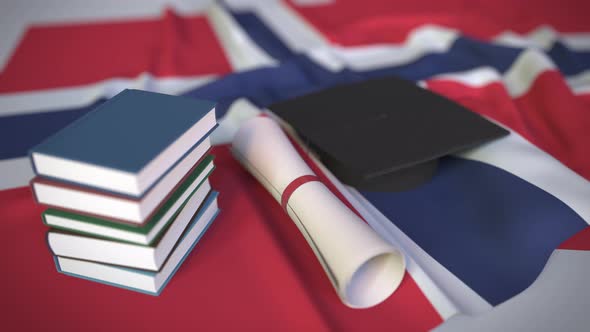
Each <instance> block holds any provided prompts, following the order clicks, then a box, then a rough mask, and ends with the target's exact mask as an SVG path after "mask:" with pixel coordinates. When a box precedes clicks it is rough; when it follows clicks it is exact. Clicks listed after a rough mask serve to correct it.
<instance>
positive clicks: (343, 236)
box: [232, 117, 405, 308]
mask: <svg viewBox="0 0 590 332" xmlns="http://www.w3.org/2000/svg"><path fill="white" fill-rule="evenodd" d="M232 151H233V154H234V156H235V157H236V158H237V159H238V160H239V161H240V163H242V165H243V166H244V167H245V168H246V169H247V170H248V171H249V172H250V173H252V175H254V177H256V178H257V179H258V180H259V181H260V182H261V183H262V185H263V186H264V187H265V188H266V189H267V190H268V191H269V192H270V193H271V194H272V195H273V197H274V198H275V199H276V200H277V201H278V202H281V198H282V195H283V192H284V191H285V188H287V186H288V185H289V184H290V183H291V182H292V181H293V180H295V179H297V178H299V177H301V176H304V175H315V174H314V173H313V171H312V170H311V169H310V168H309V167H308V166H307V164H306V163H305V162H304V161H303V159H301V157H300V156H299V154H298V153H297V151H296V150H295V148H294V147H293V145H292V144H291V142H290V141H289V140H288V138H287V136H286V135H285V133H284V132H283V131H282V129H281V128H280V127H279V125H278V124H277V123H275V122H274V121H273V120H271V119H270V118H268V117H256V118H253V119H250V120H248V121H246V122H245V123H244V124H243V125H242V126H241V127H240V129H239V130H238V132H237V133H236V135H235V137H234V139H233V143H232ZM286 211H287V213H288V215H289V217H291V219H292V220H293V221H294V222H295V224H296V225H297V227H298V228H299V230H300V231H301V233H302V234H303V236H304V237H305V239H306V240H307V242H308V244H309V245H310V246H311V248H312V249H313V251H314V253H315V254H316V256H317V258H318V260H319V261H320V263H321V265H322V266H323V268H324V270H325V272H326V274H327V275H328V277H329V279H330V281H331V282H332V285H333V286H334V288H335V289H336V292H337V293H338V295H339V297H340V299H341V300H342V302H344V303H345V304H346V305H347V306H349V307H352V308H367V307H371V306H374V305H376V304H378V303H380V302H382V301H383V300H385V299H386V298H388V297H389V295H391V294H392V293H393V291H395V289H396V288H397V287H398V286H399V284H400V283H401V281H402V278H403V275H404V272H405V260H404V257H403V255H402V254H401V252H400V251H399V250H397V249H396V248H394V247H393V246H392V245H390V244H389V243H388V242H386V241H385V240H383V239H382V238H381V237H380V236H379V235H378V234H377V233H376V232H375V231H374V230H373V229H372V228H371V227H370V226H369V225H367V224H366V223H365V222H364V221H363V220H361V219H360V218H359V217H358V216H357V215H356V214H355V213H354V212H353V211H351V210H350V209H349V208H348V207H347V206H346V205H344V203H342V202H341V201H340V200H339V199H338V198H337V197H336V196H334V194H332V192H331V191H330V190H329V189H328V188H327V187H326V186H325V185H324V184H323V183H321V182H319V181H312V182H306V183H304V184H302V185H301V186H299V187H297V188H296V189H295V191H293V192H292V194H291V196H290V198H289V200H288V204H287V206H286Z"/></svg>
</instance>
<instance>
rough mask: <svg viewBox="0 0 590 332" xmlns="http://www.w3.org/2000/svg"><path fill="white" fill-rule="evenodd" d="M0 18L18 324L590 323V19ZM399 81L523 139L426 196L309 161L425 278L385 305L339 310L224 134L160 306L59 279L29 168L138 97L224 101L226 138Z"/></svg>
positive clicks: (296, 5)
mask: <svg viewBox="0 0 590 332" xmlns="http://www.w3.org/2000/svg"><path fill="white" fill-rule="evenodd" d="M6 7H7V8H9V10H7V11H4V10H3V14H0V15H2V16H6V19H5V18H4V17H2V20H0V24H1V25H2V27H1V29H0V31H1V32H0V33H2V36H3V40H4V42H2V43H0V65H1V66H2V67H1V68H2V72H1V73H0V136H1V137H2V139H1V140H0V189H2V190H0V216H1V217H2V218H1V219H2V220H3V222H2V226H1V227H2V229H1V232H0V234H1V236H2V241H0V243H2V245H1V247H0V250H1V252H2V257H3V262H4V264H5V268H4V269H3V271H4V272H3V273H2V277H1V278H2V283H3V285H5V287H6V291H5V295H4V296H5V298H6V299H7V301H4V303H5V305H4V306H5V307H3V308H2V309H3V311H4V312H6V313H7V314H6V316H7V317H8V318H7V320H6V323H5V324H8V325H11V326H14V328H13V329H17V328H18V329H22V330H28V329H39V328H47V327H48V326H50V327H52V328H53V327H57V326H59V327H60V328H61V329H66V330H70V329H71V330H80V329H88V327H89V324H92V326H93V327H94V328H96V329H124V328H129V329H133V328H137V327H138V326H146V327H149V328H153V329H157V328H160V329H174V330H180V329H182V330H188V329H194V328H203V329H206V330H236V329H242V330H243V329H258V330H261V329H273V330H303V329H305V330H351V331H354V330H363V331H364V330H391V329H397V330H400V331H424V330H430V329H434V328H437V329H439V330H449V331H455V330H466V331H467V330H490V331H495V330H548V331H553V330H564V329H569V330H575V329H576V328H578V329H580V327H584V326H587V324H588V323H590V322H589V321H588V319H589V318H588V317H586V316H587V315H586V314H585V311H587V310H585V309H584V308H587V307H588V305H590V303H589V300H588V299H590V287H588V286H587V282H586V281H585V278H584V277H585V276H587V275H588V273H589V272H590V271H589V267H590V254H588V250H590V228H589V227H588V221H590V205H589V204H588V202H589V201H590V183H589V180H590V157H589V154H588V153H587V151H586V150H587V147H586V146H587V144H588V143H589V142H590V134H588V132H589V131H590V113H589V112H590V71H589V70H590V25H589V23H588V20H587V19H586V18H585V16H584V15H583V13H586V12H588V11H589V10H590V8H588V4H587V3H584V2H579V1H578V2H572V3H566V2H559V3H556V4H553V3H550V2H534V3H527V2H522V3H512V2H510V1H496V2H493V3H489V4H477V6H476V5H474V4H472V3H471V2H465V1H444V2H433V3H431V2H428V1H411V2H409V3H408V2H399V1H387V0H365V1H361V2H358V1H342V0H306V1H303V0H299V1H295V0H293V1H255V0H250V1H226V2H224V3H222V4H217V3H211V2H210V1H188V0H187V1H173V2H168V1H158V0H149V1H137V2H135V1H124V2H121V1H110V0H109V1H100V2H93V3H90V4H88V3H84V4H83V3H78V2H76V1H65V0H54V1H52V3H51V5H50V4H48V3H46V2H39V4H37V5H33V4H22V3H19V2H15V3H14V4H13V5H12V6H11V5H8V6H6ZM387 75H396V76H400V77H403V78H406V79H409V80H413V81H415V82H416V84H418V85H420V86H422V87H424V88H427V89H430V90H432V91H434V92H437V93H440V94H442V95H444V96H446V97H448V98H450V99H452V100H454V101H456V102H458V103H460V104H462V105H464V106H466V107H467V108H469V109H470V110H472V111H474V112H477V113H479V114H481V115H484V116H486V117H487V118H489V119H491V120H493V121H495V122H496V123H499V124H501V125H502V126H504V127H505V128H507V129H509V130H510V131H511V135H509V136H507V137H506V138H503V139H500V140H498V141H496V142H492V143H490V144H487V145H484V146H481V147H478V148H475V149H472V150H469V151H466V152H463V153H461V154H457V155H454V156H451V157H446V158H444V159H443V160H442V161H441V166H440V169H439V171H438V173H437V175H436V176H435V178H433V180H432V181H431V182H430V183H428V184H427V185H424V186H422V187H420V188H417V189H416V190H412V191H410V192H402V193H371V192H358V191H355V190H354V189H352V188H349V187H345V186H343V185H342V184H340V182H339V181H338V180H337V179H335V178H334V177H333V176H331V174H330V173H329V171H327V170H326V169H325V168H323V166H322V165H321V164H320V163H319V162H317V161H316V160H314V159H312V158H310V157H309V156H307V155H305V154H304V153H302V155H303V156H305V157H306V158H307V162H308V163H309V164H310V165H311V166H312V168H314V170H315V171H316V172H317V173H318V174H320V176H321V177H322V179H323V181H324V182H325V183H326V184H328V185H329V187H330V188H331V189H332V190H333V191H334V192H335V193H337V194H338V195H339V197H340V198H341V199H342V200H343V201H345V202H347V203H348V204H350V206H351V207H353V208H354V209H355V210H356V211H358V212H359V213H360V214H361V215H362V216H363V218H364V219H365V220H366V221H367V222H368V223H369V224H371V226H373V228H375V229H376V230H377V231H378V232H379V233H380V234H382V235H383V236H384V237H385V238H387V239H388V240H390V241H392V242H395V243H396V244H398V245H399V246H400V247H401V248H402V250H403V251H404V253H405V254H406V256H407V257H408V258H409V261H410V262H409V264H408V272H409V273H408V274H406V277H405V279H404V281H403V283H402V285H401V286H400V288H399V289H398V290H397V291H396V292H395V293H394V294H393V295H392V296H391V297H390V298H389V299H388V300H387V301H385V302H384V303H382V304H380V305H378V306H376V307H374V308H371V309H367V310H353V309H349V308H346V307H344V306H343V305H342V304H341V303H340V302H339V299H338V298H337V296H336V294H334V292H333V290H332V289H331V285H330V284H329V282H328V280H327V279H326V278H325V277H324V276H323V272H322V270H321V266H320V265H319V264H318V262H317V260H316V259H315V258H314V256H313V252H312V251H311V249H310V248H309V247H308V246H307V244H306V243H305V241H304V239H303V238H302V237H301V236H300V235H299V233H298V232H297V230H296V227H295V226H294V225H292V223H291V222H290V221H289V220H288V217H286V216H285V215H284V213H283V211H282V210H281V208H280V206H278V205H277V204H276V203H275V202H274V201H273V200H272V197H270V196H269V195H268V194H267V193H266V192H265V191H264V189H262V188H261V187H260V186H259V185H258V184H257V183H256V182H255V180H254V179H253V178H251V177H250V176H249V175H248V173H247V172H245V171H244V170H242V169H241V168H240V167H239V164H237V162H236V161H234V160H233V159H232V157H231V155H230V154H229V153H228V147H227V146H226V145H225V144H224V143H227V141H224V140H223V139H218V143H219V146H218V147H216V148H214V151H213V153H214V154H215V155H216V156H217V159H216V165H217V171H216V172H215V173H214V174H213V175H212V181H213V186H214V187H216V188H218V189H219V191H220V192H221V193H222V195H221V196H220V207H221V209H222V210H223V213H222V214H220V217H219V220H218V221H217V222H216V224H215V226H213V227H212V229H211V230H210V231H209V233H207V235H206V236H205V237H204V239H203V241H202V242H201V243H200V244H199V246H198V248H197V249H196V250H195V252H194V253H192V255H191V257H192V259H188V260H187V261H186V263H185V265H184V266H183V267H182V269H181V270H180V271H179V273H178V274H177V276H176V277H175V278H174V281H173V282H172V283H171V284H170V285H169V286H168V288H167V290H166V292H164V293H163V294H162V295H161V296H160V297H159V298H146V297H145V296H143V295H138V294H134V293H131V292H125V291H121V290H119V289H114V288H110V287H105V286H103V285H98V284H93V283H88V282H86V281H83V280H76V279H73V278H67V277H65V276H63V275H59V274H57V273H56V272H55V269H54V266H53V262H52V260H51V257H50V255H49V254H48V253H47V250H46V248H45V241H44V239H43V236H44V233H45V230H44V226H43V225H42V223H41V221H40V220H39V213H40V211H41V209H42V208H41V207H38V206H37V205H36V204H35V202H34V200H33V198H32V195H31V193H30V191H29V189H28V188H27V187H26V185H27V182H28V180H29V179H30V178H31V177H32V170H31V168H30V165H29V162H28V159H27V152H28V150H29V149H30V148H31V147H32V146H34V145H35V144H37V143H39V142H40V141H42V140H43V139H44V138H46V137H47V136H49V135H51V134H52V133H54V132H56V131H58V130H59V129H61V128H63V127H64V126H66V125H67V124H69V123H71V122H72V121H73V120H75V119H77V118H78V117H80V116H82V115H83V114H85V113H86V112H88V111H90V110H91V109H93V108H94V107H96V106H97V105H98V104H100V103H101V102H103V101H104V100H106V99H108V98H109V97H111V96H113V95H115V94H116V93H118V92H119V91H121V90H122V89H124V88H128V87H133V88H141V89H146V90H152V91H159V92H165V93H170V94H183V95H186V96H193V97H199V98H208V99H212V100H216V101H218V102H219V103H220V107H218V109H217V111H218V117H219V118H221V119H222V120H221V122H222V125H221V127H222V128H223V127H227V126H230V125H231V124H235V123H237V122H239V120H240V119H241V118H243V116H244V114H249V115H254V114H256V113H258V112H259V111H260V109H262V108H264V107H266V106H268V105H270V104H271V103H273V102H277V101H281V100H285V99H288V98H290V97H293V96H298V95H302V94H305V93H308V92H311V91H317V90H320V89H322V88H325V87H329V86H333V85H335V84H339V83H346V82H353V81H358V80H363V79H367V78H374V77H383V76H387ZM224 116H225V117H224ZM221 136H222V135H218V138H219V137H221ZM424 202H428V204H427V205H425V203H424ZM16 304H18V305H16ZM25 308H26V310H25ZM31 317H34V319H32V318H31Z"/></svg>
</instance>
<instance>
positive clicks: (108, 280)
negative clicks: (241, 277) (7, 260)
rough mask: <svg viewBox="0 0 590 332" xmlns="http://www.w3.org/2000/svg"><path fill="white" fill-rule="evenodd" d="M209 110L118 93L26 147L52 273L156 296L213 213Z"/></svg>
mask: <svg viewBox="0 0 590 332" xmlns="http://www.w3.org/2000/svg"><path fill="white" fill-rule="evenodd" d="M214 107H215V104H214V103H212V102H209V101H202V100H195V99H188V98H183V97H176V96H169V95H164V94H158V93H151V92H146V91H140V90H125V91H123V92H121V93H120V94H118V95H116V96H115V97H113V98H111V99H110V100H108V101H107V102H105V103H104V104H102V105H101V106H99V107H98V108H96V109H95V110H93V111H92V112H90V113H88V114H87V115H86V116H84V117H82V118H81V119H79V120H78V121H76V122H74V123H73V124H71V125H70V126H68V127H66V128H65V129H63V130H62V131H60V132H58V133H57V134H55V135H53V136H52V137H50V138H48V139H47V140H46V141H44V142H43V143H41V144H40V145H38V146H36V147H35V148H33V149H32V151H31V155H30V157H31V160H32V163H33V167H34V169H35V172H36V174H37V176H36V177H35V178H34V179H33V180H32V181H31V186H32V189H33V193H34V195H35V197H36V199H37V201H38V202H39V203H40V204H44V205H46V206H48V207H49V208H48V209H47V210H45V211H44V212H43V215H42V219H43V221H44V223H45V224H47V225H48V226H50V229H49V231H48V233H47V241H48V244H49V247H50V249H51V251H52V253H53V256H54V259H55V264H56V266H57V270H58V271H59V272H62V273H64V274H68V275H72V276H76V277H81V278H85V279H89V280H92V281H97V282H101V283H105V284H109V285H115V286H119V287H124V288H128V289H132V290H136V291H141V292H145V293H149V294H154V295H158V294H160V292H161V291H162V289H163V288H164V287H165V285H166V284H167V283H168V281H169V280H170V278H171V277H172V276H173V274H174V272H175V271H176V270H177V269H178V267H179V266H180V265H181V264H182V262H183V261H184V259H185V258H186V257H187V255H188V254H189V253H190V251H191V250H192V248H193V247H194V246H195V244H196V243H197V242H198V240H199V239H200V237H201V236H202V235H203V233H204V232H205V231H206V229H207V228H208V227H209V225H210V224H211V223H212V221H213V220H214V219H215V217H216V216H217V214H218V212H219V210H218V207H217V195H218V194H217V192H215V191H212V189H211V186H210V184H209V180H208V177H209V175H210V174H211V172H212V171H213V169H214V165H213V156H211V155H208V152H209V149H210V146H211V143H210V141H209V134H210V133H211V131H213V130H214V129H215V127H216V126H217V121H216V119H215V108H214Z"/></svg>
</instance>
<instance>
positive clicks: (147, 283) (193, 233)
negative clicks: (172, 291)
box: [54, 192, 219, 295]
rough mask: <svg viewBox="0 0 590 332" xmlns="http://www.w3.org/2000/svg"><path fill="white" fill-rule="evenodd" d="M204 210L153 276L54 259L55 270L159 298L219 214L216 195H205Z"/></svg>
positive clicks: (137, 271) (123, 268)
mask: <svg viewBox="0 0 590 332" xmlns="http://www.w3.org/2000/svg"><path fill="white" fill-rule="evenodd" d="M204 207H205V208H203V209H199V212H198V213H197V214H196V216H195V217H194V218H193V220H192V222H191V223H190V225H189V226H188V228H187V230H186V231H185V232H184V234H183V235H182V237H181V238H180V239H179V240H178V242H177V244H176V246H175V248H174V249H173V251H172V253H171V254H170V257H168V259H167V260H166V262H165V263H164V265H163V266H162V268H161V269H160V270H159V271H157V272H154V271H145V270H139V269H131V268H127V267H121V266H117V265H109V264H103V263H95V262H88V261H84V260H78V259H73V258H66V257H59V256H54V259H55V264H56V267H57V270H58V271H59V272H61V273H64V274H66V275H70V276H74V277H78V278H83V279H87V280H90V281H95V282H99V283H103V284H107V285H111V286H117V287H121V288H126V289H129V290H134V291H138V292H142V293H147V294H151V295H159V294H160V293H161V292H162V290H163V289H164V287H165V286H166V285H167V284H168V282H169V281H170V279H171V278H172V276H173V275H174V273H176V271H177V270H178V268H179V267H180V266H181V265H182V263H183V261H184V260H185V259H186V257H187V256H188V254H189V253H190V252H191V251H192V249H193V248H194V247H195V245H196V244H197V242H198V241H199V240H200V239H201V237H202V236H203V234H204V233H205V231H206V230H207V228H208V227H209V226H210V225H211V223H212V222H213V220H214V219H215V217H216V216H217V214H218V213H219V209H218V207H217V193H216V192H213V193H212V194H211V195H209V197H208V198H207V201H206V202H205V203H204Z"/></svg>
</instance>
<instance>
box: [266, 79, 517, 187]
mask: <svg viewBox="0 0 590 332" xmlns="http://www.w3.org/2000/svg"><path fill="white" fill-rule="evenodd" d="M269 108H270V110H272V111H273V112H274V113H276V114H277V115H278V116H279V117H281V118H282V119H283V120H285V121H286V122H287V123H289V124H290V125H291V126H292V127H293V128H294V129H295V130H296V131H297V133H298V134H299V135H300V136H301V137H302V139H303V140H304V141H305V142H306V143H307V144H308V146H309V147H310V148H311V149H312V150H313V151H314V152H315V153H317V154H318V155H319V157H320V159H321V160H322V162H323V163H324V165H326V167H328V168H329V169H330V171H332V173H334V175H336V176H337V177H338V178H339V179H340V180H341V181H342V182H344V183H346V184H348V185H351V186H353V187H356V188H358V189H362V190H371V191H399V190H406V189H410V188H412V187H415V186H417V185H419V184H421V183H424V182H425V181H428V180H429V179H430V178H431V177H432V176H433V175H434V173H435V171H436V168H437V164H438V158H440V157H443V156H445V155H448V154H451V153H455V152H458V151H461V150H463V149H466V148H470V147H473V146H475V145H477V144H481V143H484V142H487V141H490V140H492V139H495V138H498V137H501V136H504V135H507V134H508V133H509V132H508V131H506V130H505V129H503V128H501V127H499V126H497V125H496V124H494V123H492V122H490V121H488V120H487V119H485V118H483V117H482V116H480V115H478V114H476V113H474V112H471V111H469V110H468V109H466V108H464V107H462V106H461V105H458V104H456V103H454V102H452V101H450V100H448V99H446V98H444V97H442V96H440V95H437V94H435V93H432V92H430V91H428V90H425V89H422V88H420V87H418V86H416V85H415V84H414V83H413V82H409V81H406V80H403V79H399V78H395V77H389V78H384V79H377V80H369V81H364V82H360V83H353V84H346V85H340V86H336V87H333V88H329V89H326V90H323V91H320V92H316V93H312V94H309V95H305V96H301V97H297V98H294V99H291V100H287V101H284V102H280V103H276V104H273V105H271V106H270V107H269Z"/></svg>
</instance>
